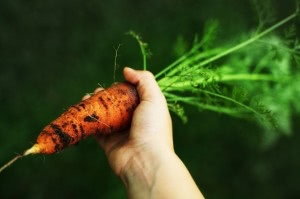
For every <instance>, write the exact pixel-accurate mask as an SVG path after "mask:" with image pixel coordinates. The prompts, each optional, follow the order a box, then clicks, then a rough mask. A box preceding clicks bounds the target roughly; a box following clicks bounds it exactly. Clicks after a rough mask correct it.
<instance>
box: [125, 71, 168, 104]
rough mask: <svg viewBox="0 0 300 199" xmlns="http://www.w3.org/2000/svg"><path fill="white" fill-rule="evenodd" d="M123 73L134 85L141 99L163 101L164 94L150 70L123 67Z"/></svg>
mask: <svg viewBox="0 0 300 199" xmlns="http://www.w3.org/2000/svg"><path fill="white" fill-rule="evenodd" d="M123 73H124V77H125V79H126V80H127V81H128V82H130V83H132V84H134V85H136V87H137V91H138V93H139V96H140V99H141V101H149V102H157V101H159V102H161V101H162V100H163V101H165V98H164V95H163V94H162V92H161V90H160V88H159V86H158V84H157V82H156V80H155V78H154V76H153V74H152V73H151V72H149V71H139V70H134V69H132V68H129V67H125V68H124V70H123Z"/></svg>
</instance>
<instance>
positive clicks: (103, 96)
mask: <svg viewBox="0 0 300 199" xmlns="http://www.w3.org/2000/svg"><path fill="white" fill-rule="evenodd" d="M138 104H139V96H138V93H137V90H136V88H135V86H134V85H132V84H130V83H127V82H123V83H115V84H113V85H112V86H111V87H110V88H108V89H105V90H102V91H100V92H98V93H96V94H95V95H93V96H91V97H90V98H89V99H86V100H84V101H81V102H80V103H78V104H76V105H73V106H71V107H70V108H69V109H68V110H67V111H66V112H64V113H63V114H62V115H61V116H60V117H58V118H57V119H56V120H54V121H52V122H51V123H50V124H49V125H47V126H46V127H45V128H44V129H43V130H42V131H41V133H40V134H39V136H38V138H37V141H36V144H34V145H33V146H32V147H31V148H30V149H28V150H26V151H25V152H24V154H23V155H19V156H17V157H16V158H14V159H13V160H12V161H10V162H9V163H8V164H6V165H4V166H3V167H2V168H0V172H1V171H2V170H3V169H4V168H6V167H8V166H9V165H10V164H12V163H13V162H14V161H16V160H17V159H19V158H21V157H23V156H26V155H29V154H37V153H43V154H51V153H55V152H58V151H61V150H63V149H64V148H66V147H67V146H69V145H73V144H76V143H78V142H79V141H80V140H82V139H84V138H86V137H88V136H92V135H96V134H99V135H100V134H101V135H108V134H111V133H114V132H118V131H122V130H125V129H127V128H128V127H129V125H130V122H131V119H132V115H133V111H134V109H135V108H136V107H137V105H138Z"/></svg>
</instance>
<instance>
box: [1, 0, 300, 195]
mask: <svg viewBox="0 0 300 199" xmlns="http://www.w3.org/2000/svg"><path fill="white" fill-rule="evenodd" d="M272 2H273V8H274V9H275V11H276V13H277V15H276V17H277V18H278V19H280V18H282V17H284V16H287V15H288V14H290V13H291V12H292V5H293V4H292V3H293V2H292V1H279V0H278V1H272ZM212 18H214V19H218V20H219V21H220V23H221V28H220V33H219V35H220V37H221V38H222V39H223V40H226V39H231V38H234V36H235V35H238V34H239V33H242V32H244V31H247V30H250V29H252V28H254V27H255V24H257V17H256V14H255V12H254V10H253V7H252V4H251V3H249V2H248V1H246V0H245V1H237V0H202V1H200V0H198V1H196V0H152V1H129V0H123V1H121V0H119V1H117V0H111V1H100V0H98V1H96V0H43V1H41V0H32V1H24V0H1V1H0V164H2V163H5V162H6V161H8V160H9V159H10V158H12V157H13V156H14V155H15V153H17V152H21V151H23V150H24V149H26V148H28V147H30V146H31V145H32V143H34V141H35V139H36V137H37V135H38V133H39V131H40V130H41V129H42V128H43V127H44V126H45V125H47V124H48V123H49V122H50V121H51V120H53V119H54V118H56V117H57V116H58V115H59V114H60V113H62V112H63V111H64V110H66V108H68V107H69V106H70V105H71V104H73V103H76V102H78V101H79V100H80V99H81V97H82V96H83V95H84V94H85V93H87V92H92V91H93V90H94V88H95V87H97V84H98V83H100V84H102V85H104V86H106V87H107V86H109V85H110V84H111V83H112V82H113V66H114V55H115V50H114V47H117V46H118V44H120V43H121V44H122V45H121V48H120V51H119V55H120V56H119V57H118V64H119V65H120V66H119V68H118V70H117V73H116V79H117V81H121V80H123V77H122V73H121V71H122V67H123V66H125V65H129V66H132V67H134V68H141V67H140V66H141V61H142V60H141V57H140V51H139V48H138V46H137V43H136V42H135V41H134V40H133V39H132V38H129V37H128V36H125V34H124V33H125V32H126V31H128V30H131V29H132V30H135V31H137V32H138V33H140V34H141V35H142V36H143V38H144V39H145V40H146V41H147V42H148V43H149V44H150V48H151V49H152V52H153V56H152V58H151V60H150V61H149V63H148V64H149V70H151V71H152V72H154V73H155V72H158V71H159V70H161V69H162V67H164V66H166V64H168V63H170V62H171V61H172V60H174V59H175V52H174V50H173V49H174V48H173V47H174V44H175V41H176V39H177V38H178V36H182V37H183V38H186V39H187V40H188V41H192V39H193V37H194V35H195V33H200V34H201V31H202V28H203V25H204V23H205V21H207V20H209V19H212ZM186 108H187V113H188V116H189V118H190V120H189V122H188V123H187V124H186V125H183V124H182V123H181V122H180V120H179V119H178V118H176V116H174V115H172V118H173V121H174V137H175V138H174V139H175V149H176V151H177V153H178V155H179V156H180V157H181V158H182V159H183V161H184V162H185V164H186V166H187V167H188V168H189V170H190V172H191V174H192V175H193V177H194V179H195V181H196V182H197V184H198V185H199V187H200V188H201V190H202V192H203V194H204V195H205V196H206V197H207V198H211V199H214V198H215V199H219V198H230V199H233V198H245V199H247V198H249V199H250V198H273V199H279V198H299V197H300V189H299V185H300V173H299V168H300V160H299V151H300V147H299V143H300V135H299V133H298V134H297V133H296V131H299V129H300V128H299V117H298V116H296V115H295V117H294V134H293V135H292V136H290V137H281V138H280V140H279V141H278V142H277V143H276V144H275V145H273V146H271V147H269V148H267V149H262V148H261V147H259V146H260V142H261V139H262V138H261V136H260V135H261V130H260V128H259V127H258V126H257V125H256V124H255V123H251V122H247V121H244V120H237V119H233V118H230V117H228V116H224V115H220V114H216V113H211V112H201V113H199V112H194V111H193V109H191V108H189V107H186ZM297 123H298V124H297ZM0 198H23V199H26V198H31V199H35V198H36V199H38V198H44V199H47V198H57V199H58V198H73V199H75V198H126V192H125V189H124V188H123V186H122V184H121V182H120V180H119V179H118V178H117V177H116V176H115V175H114V174H113V173H112V172H111V170H110V168H109V166H108V163H107V161H106V159H105V156H104V154H103V152H102V151H101V149H100V148H99V147H98V145H97V144H96V143H95V141H94V140H93V139H91V138H90V139H87V140H85V141H83V142H81V143H80V144H79V145H78V146H76V147H70V148H69V149H67V150H65V151H63V152H61V153H59V154H55V155H49V156H44V155H37V156H30V157H26V158H24V159H23V160H20V161H18V162H17V163H16V164H14V165H13V166H11V167H10V168H9V169H7V170H6V171H4V172H3V173H1V174H0Z"/></svg>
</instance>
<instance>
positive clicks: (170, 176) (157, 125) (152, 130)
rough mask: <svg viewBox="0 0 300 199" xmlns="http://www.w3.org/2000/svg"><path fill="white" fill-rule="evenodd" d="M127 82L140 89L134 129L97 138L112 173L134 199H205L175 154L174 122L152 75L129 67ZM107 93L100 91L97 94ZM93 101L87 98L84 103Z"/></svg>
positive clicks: (126, 76) (132, 127) (98, 89)
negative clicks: (87, 100)
mask: <svg viewBox="0 0 300 199" xmlns="http://www.w3.org/2000/svg"><path fill="white" fill-rule="evenodd" d="M123 73H124V77H125V79H126V80H127V81H128V82H130V83H132V84H134V85H136V87H137V90H138V93H139V96H140V100H141V102H140V104H139V105H138V107H137V108H136V110H135V111H134V115H133V119H132V123H131V128H130V130H129V131H128V132H122V133H118V134H114V135H111V136H101V137H97V138H96V140H97V141H98V142H99V144H100V146H101V147H102V148H103V150H104V152H105V154H106V156H107V158H108V161H109V164H110V166H111V168H112V170H113V171H114V172H115V174H116V175H117V176H119V177H120V178H121V180H122V182H123V183H124V185H125V187H126V189H127V192H128V197H129V198H131V199H144V198H145V199H146V198H147V199H148V198H153V199H160V198H162V199H164V198H172V199H177V198H178V199H182V198H189V199H194V198H195V199H201V198H204V197H203V195H202V194H201V192H200V190H199V189H198V187H197V185H196V183H195V181H194V180H193V178H192V176H191V175H190V173H189V171H188V170H187V168H186V167H185V165H184V164H183V162H182V161H181V160H180V159H179V157H178V156H177V155H176V153H175V152H174V146H173V136H172V120H171V117H170V113H169V110H168V107H167V103H166V99H165V97H164V95H163V94H162V92H161V90H160V88H159V86H158V84H157V82H156V81H155V79H154V76H153V75H152V74H151V73H150V72H148V71H137V70H133V69H130V68H128V67H126V68H125V69H124V71H123ZM101 90H103V88H97V89H96V90H95V93H96V92H99V91H101ZM87 98H89V95H87V96H84V97H83V100H85V99H87Z"/></svg>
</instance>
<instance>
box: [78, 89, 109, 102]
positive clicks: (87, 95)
mask: <svg viewBox="0 0 300 199" xmlns="http://www.w3.org/2000/svg"><path fill="white" fill-rule="evenodd" d="M103 90H104V88H102V87H98V88H96V89H95V90H94V94H96V93H98V92H100V91H103ZM90 97H91V94H86V95H85V96H83V97H82V99H81V100H82V101H83V100H86V99H89V98H90Z"/></svg>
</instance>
